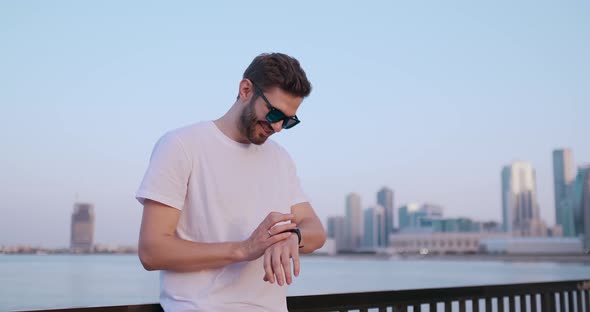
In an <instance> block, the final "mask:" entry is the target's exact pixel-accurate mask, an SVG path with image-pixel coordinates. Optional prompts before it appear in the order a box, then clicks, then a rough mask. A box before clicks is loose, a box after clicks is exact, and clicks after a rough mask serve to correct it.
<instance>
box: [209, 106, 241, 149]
mask: <svg viewBox="0 0 590 312" xmlns="http://www.w3.org/2000/svg"><path fill="white" fill-rule="evenodd" d="M240 108H241V105H240V103H239V102H236V103H234V105H232V107H231V108H230V109H229V110H228V111H227V112H226V113H225V115H223V116H221V117H220V118H219V119H217V120H214V121H213V122H214V123H215V125H216V126H217V128H219V130H220V131H221V132H223V134H225V135H226V136H227V137H228V138H230V139H232V140H234V141H236V142H238V143H244V144H248V143H250V141H248V139H247V138H246V137H245V136H244V135H243V134H242V133H241V132H240V129H239V128H238V125H239V124H240V114H241V110H240Z"/></svg>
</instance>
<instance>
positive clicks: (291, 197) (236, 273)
mask: <svg viewBox="0 0 590 312" xmlns="http://www.w3.org/2000/svg"><path fill="white" fill-rule="evenodd" d="M136 198H137V199H138V200H139V201H140V202H141V203H143V201H144V199H146V198H147V199H151V200H154V201H157V202H160V203H162V204H165V205H168V206H171V207H174V208H176V209H179V210H181V215H180V220H179V222H178V226H177V227H176V233H177V235H178V236H179V237H180V238H182V239H185V240H189V241H195V242H209V243H214V242H228V241H242V240H245V239H247V238H248V237H249V236H250V234H252V232H253V231H254V229H256V227H257V226H258V225H259V224H260V222H262V220H263V219H264V218H265V217H266V215H267V214H268V213H269V212H271V211H278V212H282V213H290V212H291V206H293V205H295V204H297V203H301V202H306V201H307V198H306V196H305V195H304V193H303V191H302V189H301V186H300V183H299V179H298V177H297V174H296V170H295V165H294V163H293V161H292V159H291V157H290V156H289V154H288V153H287V152H286V151H285V150H284V149H283V148H282V147H281V146H280V145H279V144H278V143H276V142H274V141H272V140H270V139H269V140H267V141H266V143H264V144H263V145H255V144H241V143H238V142H236V141H233V140H232V139H230V138H229V137H227V136H226V135H225V134H223V132H221V130H219V128H217V126H216V125H215V123H214V122H212V121H207V122H200V123H197V124H194V125H191V126H187V127H184V128H180V129H177V130H173V131H171V132H168V133H166V134H165V135H164V136H163V137H162V138H160V140H159V141H158V143H157V144H156V146H155V147H154V150H153V152H152V156H151V159H150V163H149V167H148V169H147V172H146V173H145V176H144V178H143V181H142V183H141V186H140V187H139V189H138V191H137V193H136ZM263 277H264V269H263V260H262V257H261V258H259V259H257V260H254V261H251V262H240V263H235V264H231V265H228V266H225V267H223V268H221V269H215V270H203V271H198V272H190V273H177V272H171V271H162V272H161V275H160V290H161V291H160V304H161V305H162V307H163V308H164V310H166V311H287V305H286V287H285V286H283V287H280V286H278V284H276V283H275V284H270V283H268V282H264V281H263V280H262V278H263Z"/></svg>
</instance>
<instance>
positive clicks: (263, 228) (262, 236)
mask: <svg viewBox="0 0 590 312" xmlns="http://www.w3.org/2000/svg"><path fill="white" fill-rule="evenodd" d="M293 217H294V216H293V214H290V213H279V212H271V213H269V214H268V215H267V216H266V218H264V220H262V222H261V223H260V225H258V227H257V228H256V229H255V230H254V232H253V233H252V235H250V237H249V238H248V239H247V240H245V241H243V242H241V246H240V247H241V248H240V249H241V252H242V256H243V258H244V260H245V261H252V260H255V259H258V258H260V257H261V256H262V255H263V254H264V251H265V250H266V249H267V248H268V247H270V246H271V245H273V244H274V243H276V242H280V241H282V240H285V239H287V238H289V237H291V234H292V233H291V232H287V233H283V232H285V231H287V230H291V229H294V228H295V227H297V225H296V224H295V223H286V224H280V225H276V224H277V223H279V222H285V221H291V220H292V219H293ZM275 225H276V226H275Z"/></svg>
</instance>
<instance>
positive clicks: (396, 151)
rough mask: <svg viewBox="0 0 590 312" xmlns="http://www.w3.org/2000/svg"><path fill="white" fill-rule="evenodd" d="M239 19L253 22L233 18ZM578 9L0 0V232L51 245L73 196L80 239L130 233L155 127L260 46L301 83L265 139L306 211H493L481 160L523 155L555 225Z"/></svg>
mask: <svg viewBox="0 0 590 312" xmlns="http://www.w3.org/2000/svg"><path fill="white" fill-rule="evenodd" d="M276 12H288V14H289V15H291V16H301V17H304V18H303V20H304V22H302V23H287V24H285V23H284V17H283V16H281V15H280V14H276ZM523 12H526V14H523ZM219 16H223V17H224V18H221V19H220V18H218V17H219ZM244 16H264V17H265V18H260V19H254V20H251V21H249V24H248V26H249V27H248V28H249V29H259V30H264V35H263V36H257V35H252V34H250V35H249V36H244V35H243V34H240V33H239V32H238V31H236V30H237V29H243V19H244ZM588 16H590V3H587V2H567V3H552V2H536V1H522V2H521V1H519V2H518V3H514V2H509V1H504V2H503V1H499V2H493V3H491V2H490V3H466V2H464V3H457V4H456V5H450V4H448V3H443V2H435V1H431V2H428V3H423V2H407V3H405V2H391V1H376V2H370V3H363V4H362V5H361V4H360V3H358V4H355V3H338V4H337V5H336V4H334V3H330V2H321V3H316V2H305V1H303V2H301V3H298V5H296V6H294V5H289V4H287V3H274V4H273V5H270V6H269V5H260V4H251V3H240V2H238V3H233V4H232V5H231V6H228V5H226V4H224V3H218V2H215V3H198V2H194V3H173V4H170V3H166V4H164V3H151V4H149V5H138V4H137V3H133V2H124V3H118V2H117V3H115V2H109V1H107V2H100V3H99V2H94V3H89V2H63V3H59V4H55V3H49V2H37V3H35V4H34V5H32V4H31V3H28V2H18V1H3V2H0V29H1V30H2V31H0V40H1V41H2V42H3V46H2V49H0V68H1V69H2V70H0V86H1V87H0V89H1V91H0V103H2V107H3V108H4V110H3V113H2V117H4V118H2V117H0V118H2V122H0V133H2V138H3V151H4V153H1V154H0V155H1V156H0V172H1V173H2V174H0V186H1V187H0V198H2V201H3V204H2V206H0V213H1V214H2V218H0V245H2V244H4V245H7V244H29V245H48V246H68V240H69V226H68V225H67V223H68V220H69V218H70V214H71V206H72V203H73V202H74V200H75V199H76V197H75V194H76V193H78V194H79V197H78V198H79V199H80V200H82V201H87V202H92V203H93V204H94V205H95V213H96V222H95V225H96V231H95V241H96V242H101V243H105V244H125V245H132V244H135V243H136V242H137V239H138V233H139V226H140V222H141V209H142V207H141V205H140V204H139V203H137V201H136V200H135V199H134V196H133V194H134V192H135V190H136V188H137V187H138V184H139V182H140V180H141V178H142V176H143V174H144V172H145V169H146V166H147V162H148V159H149V156H150V153H151V151H152V148H153V146H154V144H155V142H156V141H157V139H158V138H159V137H160V136H161V135H162V134H164V133H165V132H166V131H169V130H171V129H175V128H178V127H181V126H184V125H187V124H192V123H194V122H198V121H201V120H211V119H216V118H219V117H220V116H221V115H222V114H224V113H225V112H226V110H227V109H228V108H229V107H230V106H231V104H233V103H234V101H235V96H236V88H237V85H238V83H239V81H240V79H241V77H242V74H243V71H244V70H245V68H246V67H247V66H248V64H249V63H250V62H251V61H252V59H253V58H254V57H255V56H256V55H258V54H260V53H262V52H269V51H278V52H284V53H287V54H290V55H293V56H294V57H296V58H297V59H298V60H299V61H300V62H301V65H302V67H303V68H304V69H305V70H306V73H307V75H308V77H309V79H310V81H311V83H312V85H313V91H312V93H311V95H310V97H309V98H306V99H305V100H304V102H303V104H302V105H301V107H300V109H299V110H298V112H297V116H298V117H299V119H300V120H301V124H300V125H298V126H297V127H296V128H294V129H290V130H286V131H282V132H281V133H278V134H276V135H274V136H273V138H274V139H275V140H276V141H278V142H279V143H280V144H281V145H283V146H284V147H285V149H286V150H287V151H289V153H290V154H291V156H292V158H293V159H294V161H295V163H296V165H297V170H298V174H299V177H300V179H301V182H302V186H303V189H304V191H305V192H306V194H307V195H308V197H309V199H310V200H311V202H312V205H313V206H314V209H315V210H316V211H317V212H318V216H319V217H320V218H321V220H323V221H324V220H326V218H327V216H330V215H334V214H340V213H341V211H342V207H343V206H344V196H345V195H346V194H347V193H348V192H350V190H355V192H357V193H358V194H359V195H360V196H361V197H362V198H363V199H364V200H369V199H370V200H371V202H370V204H373V201H374V198H375V191H376V190H378V189H379V188H381V187H382V186H384V185H387V186H388V187H390V188H392V189H393V190H395V205H396V206H399V204H403V203H408V202H434V203H438V204H440V205H442V206H444V207H445V209H446V211H445V213H446V215H447V216H448V217H458V216H465V217H470V218H481V219H485V220H500V219H501V211H500V209H499V207H501V200H500V194H499V193H500V191H499V189H500V187H499V185H500V181H499V178H498V170H499V168H501V166H503V165H505V164H507V163H510V162H511V161H512V160H515V159H525V160H527V161H529V162H531V164H532V165H533V166H534V167H535V169H536V173H537V182H538V185H537V194H538V202H539V208H540V214H541V217H542V218H543V219H544V220H545V221H546V222H547V223H548V225H552V224H554V218H555V211H554V198H553V175H552V172H553V168H552V159H551V157H552V154H551V153H552V150H553V149H555V148H559V147H567V148H571V149H572V150H573V151H575V158H576V159H577V160H580V161H578V163H579V164H582V163H583V162H584V161H586V162H587V161H590V144H588V141H589V140H588V133H590V123H588V122H587V120H586V119H587V116H589V115H590V105H588V103H590V88H588V79H587V73H588V72H590V62H588V61H587V55H590V42H589V41H588V40H580V38H588V37H590V24H589V23H588V21H587V20H588V18H587V17H588ZM547 21H551V23H548V22H547ZM269 25H284V26H285V27H272V26H269ZM366 203H367V204H369V202H366ZM363 208H366V207H363ZM31 219H32V220H33V221H32V222H31ZM24 225H30V226H31V228H28V226H24Z"/></svg>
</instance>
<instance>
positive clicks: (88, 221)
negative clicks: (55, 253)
mask: <svg viewBox="0 0 590 312" xmlns="http://www.w3.org/2000/svg"><path fill="white" fill-rule="evenodd" d="M93 240H94V207H93V206H92V204H88V203H76V204H74V212H73V213H72V224H71V235H70V248H71V250H72V251H73V252H90V251H91V250H92V246H93V242H94V241H93Z"/></svg>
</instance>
